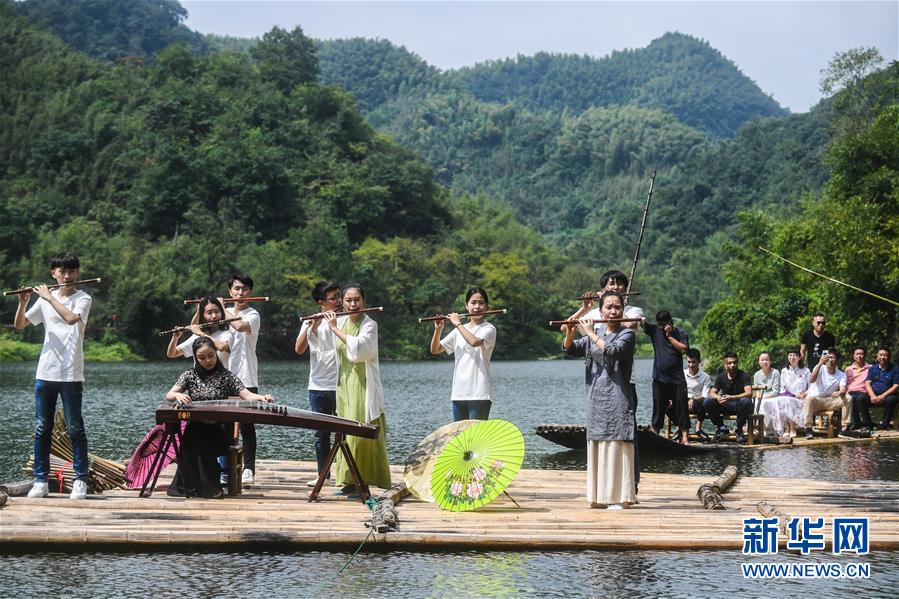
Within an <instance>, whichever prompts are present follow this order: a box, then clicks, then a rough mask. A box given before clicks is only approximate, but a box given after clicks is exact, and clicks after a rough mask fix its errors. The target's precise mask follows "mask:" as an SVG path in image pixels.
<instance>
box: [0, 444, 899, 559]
mask: <svg viewBox="0 0 899 599" xmlns="http://www.w3.org/2000/svg"><path fill="white" fill-rule="evenodd" d="M314 469H315V464H314V463H313V462H291V461H271V460H260V461H259V463H258V471H257V473H256V483H255V484H253V485H251V486H249V487H248V488H246V489H245V490H244V494H243V495H241V496H238V497H231V498H226V499H221V500H208V499H183V498H173V497H167V496H166V495H165V492H164V490H165V487H166V486H167V484H168V482H169V481H170V480H171V476H172V475H173V473H174V466H170V467H169V468H168V469H167V470H166V472H165V473H164V475H163V478H162V479H161V483H160V485H159V487H158V488H157V491H156V493H155V494H154V496H153V497H151V498H149V499H140V498H138V497H137V492H136V491H124V490H119V489H114V490H111V491H107V492H105V493H104V494H102V495H89V496H88V498H87V499H86V500H82V501H72V500H70V499H68V497H67V496H65V495H59V494H51V495H50V497H48V498H46V499H28V498H24V497H10V498H9V499H8V501H7V504H6V506H4V507H2V508H0V522H2V525H0V546H2V547H5V548H7V550H12V551H30V550H37V549H39V548H40V549H47V548H50V549H54V550H76V551H77V550H85V549H91V550H93V549H97V548H99V547H106V548H137V547H143V548H149V547H152V546H156V547H161V546H167V547H179V546H180V547H191V546H193V547H195V546H201V545H205V546H214V547H216V548H217V549H219V550H220V549H224V548H227V549H238V548H245V547H247V546H256V545H260V546H267V545H277V546H291V547H296V546H306V547H318V548H333V549H337V548H341V549H342V548H351V547H356V546H358V545H359V544H360V543H361V542H362V541H363V540H365V539H366V537H367V536H368V534H369V532H370V530H369V528H367V527H366V523H367V522H370V520H371V516H372V511H371V510H369V509H368V508H367V507H366V506H364V505H362V504H361V503H359V502H358V501H350V500H347V499H345V498H339V497H334V496H331V493H332V491H333V487H326V488H325V490H324V492H323V493H322V500H321V501H319V502H316V503H309V502H308V501H307V497H308V495H309V489H308V487H306V485H305V481H306V480H308V479H309V478H311V477H312V476H313V474H314ZM392 471H393V480H394V481H400V480H402V469H401V467H398V466H394V467H392ZM585 478H586V473H585V472H583V471H559V470H522V471H521V472H520V473H519V475H518V477H517V478H516V479H515V481H514V482H513V484H512V485H511V486H510V487H509V488H508V492H509V494H510V495H511V496H512V498H514V499H515V501H517V502H518V504H520V506H521V509H519V508H516V507H515V506H514V505H513V503H512V501H511V500H510V499H508V498H507V497H504V496H500V497H499V498H498V499H497V500H496V501H494V502H493V503H492V504H490V505H489V506H487V507H486V508H483V509H481V510H479V511H477V512H460V513H451V512H446V511H442V510H440V509H439V508H437V507H436V506H435V505H433V504H430V503H425V502H422V501H419V500H417V499H415V498H414V497H408V498H406V499H404V500H403V501H401V502H400V503H398V504H397V507H396V511H397V514H398V516H399V523H398V526H397V528H398V530H397V532H387V533H373V534H372V535H371V537H370V538H369V539H368V542H367V546H370V545H372V546H373V545H378V546H381V547H382V549H391V548H394V549H399V550H409V549H412V548H419V549H420V548H424V549H451V550H462V549H466V550H472V549H508V550H527V549H540V550H560V549H600V548H605V549H608V548H619V549H620V548H625V549H710V548H711V549H727V550H732V551H740V549H741V547H742V521H743V518H747V517H755V518H758V517H760V514H759V511H758V509H759V508H758V507H757V506H758V504H759V503H760V502H769V504H772V505H776V506H777V508H778V509H779V510H782V512H783V513H786V514H790V515H791V516H811V517H819V516H820V517H824V518H825V520H826V522H827V527H826V529H825V532H826V537H827V539H828V542H829V540H830V538H831V531H830V522H831V518H832V517H834V516H868V517H869V518H870V535H871V536H870V542H871V548H872V550H873V549H899V483H897V482H871V481H864V482H853V483H834V482H829V481H816V480H796V479H783V478H757V477H738V478H737V480H736V482H735V483H733V485H732V486H730V488H728V489H727V491H726V492H724V493H723V494H722V496H721V497H722V503H723V506H724V508H725V509H724V510H714V511H709V510H706V509H704V508H703V506H702V504H701V503H700V502H699V501H697V489H698V488H699V487H700V485H702V484H704V483H708V482H709V480H710V479H711V478H712V476H711V475H706V476H685V475H676V474H652V473H644V474H643V475H642V480H641V484H640V495H639V500H640V503H639V504H638V505H636V506H634V507H632V508H631V509H628V510H622V511H609V510H597V509H590V508H588V506H587V503H586V500H585V497H584V495H585V491H584V487H585ZM373 491H375V490H374V489H373ZM374 494H375V495H377V492H376V491H375V493H374ZM780 540H781V543H782V544H785V543H786V540H787V539H786V538H785V537H781V539H780Z"/></svg>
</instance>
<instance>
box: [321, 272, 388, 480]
mask: <svg viewBox="0 0 899 599" xmlns="http://www.w3.org/2000/svg"><path fill="white" fill-rule="evenodd" d="M342 299H343V309H344V310H346V311H347V312H354V311H357V310H361V309H362V308H364V307H365V291H364V290H363V289H362V287H361V286H359V285H356V284H350V285H347V286H346V287H344V288H343V292H342ZM324 319H325V322H326V323H327V324H328V328H329V329H331V331H332V332H333V333H334V335H336V336H337V338H338V341H337V355H338V364H339V366H338V375H337V415H338V416H340V417H342V418H349V419H351V420H356V421H358V422H363V423H365V424H372V425H375V426H377V427H378V437H377V438H376V439H363V438H362V437H355V436H348V437H347V438H346V442H347V444H348V445H349V447H350V451H352V452H353V457H354V458H355V460H356V465H357V466H358V467H359V472H360V474H361V475H362V480H364V481H365V483H366V484H373V485H376V486H378V487H381V488H383V489H389V488H390V466H389V464H388V462H387V416H386V415H385V414H384V390H383V389H382V388H381V369H380V366H379V364H378V323H376V322H375V321H374V320H372V319H371V318H370V317H369V316H367V315H366V314H364V313H362V312H360V313H358V314H350V315H348V316H340V317H337V316H335V314H334V312H333V311H328V312H326V313H325V316H324ZM335 470H336V472H335V475H334V480H335V481H336V483H337V484H338V485H341V488H340V489H338V490H337V492H336V493H335V494H337V495H348V496H354V495H355V485H354V482H353V477H352V475H351V474H350V471H349V468H348V467H347V464H346V461H345V460H344V459H343V456H342V455H340V454H338V457H337V462H336V468H335Z"/></svg>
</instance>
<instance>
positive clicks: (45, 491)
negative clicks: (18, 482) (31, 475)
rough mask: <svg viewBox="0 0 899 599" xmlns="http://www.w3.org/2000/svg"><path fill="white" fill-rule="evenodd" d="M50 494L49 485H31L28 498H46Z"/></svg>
mask: <svg viewBox="0 0 899 599" xmlns="http://www.w3.org/2000/svg"><path fill="white" fill-rule="evenodd" d="M49 494H50V484H49V483H34V484H33V485H31V490H30V491H28V496H29V497H32V498H34V497H46V496H47V495H49Z"/></svg>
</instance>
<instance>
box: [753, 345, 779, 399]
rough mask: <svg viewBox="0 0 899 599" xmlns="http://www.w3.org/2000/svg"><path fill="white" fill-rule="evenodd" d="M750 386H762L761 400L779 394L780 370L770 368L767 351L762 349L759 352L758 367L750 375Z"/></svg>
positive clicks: (769, 356)
mask: <svg viewBox="0 0 899 599" xmlns="http://www.w3.org/2000/svg"><path fill="white" fill-rule="evenodd" d="M752 386H753V387H755V388H764V390H762V394H761V399H762V400H765V399H771V398H774V397H777V396H778V395H780V371H779V370H777V369H776V368H771V354H770V353H769V352H766V351H763V352H761V353H760V354H759V369H758V370H756V371H755V374H754V375H753V376H752ZM754 397H758V396H754Z"/></svg>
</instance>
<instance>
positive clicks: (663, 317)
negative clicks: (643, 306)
mask: <svg viewBox="0 0 899 599" xmlns="http://www.w3.org/2000/svg"><path fill="white" fill-rule="evenodd" d="M656 322H657V323H660V324H661V323H663V322H671V312H669V311H668V310H659V311H658V312H656Z"/></svg>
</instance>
